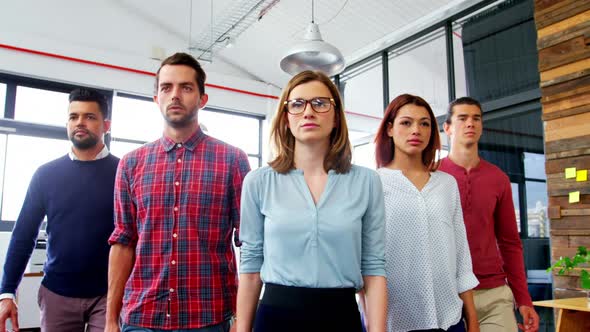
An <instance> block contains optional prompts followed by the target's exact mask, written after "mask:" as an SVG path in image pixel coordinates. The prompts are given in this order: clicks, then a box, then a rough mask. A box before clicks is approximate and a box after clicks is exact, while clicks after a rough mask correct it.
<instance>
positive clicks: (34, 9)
mask: <svg viewBox="0 0 590 332" xmlns="http://www.w3.org/2000/svg"><path fill="white" fill-rule="evenodd" d="M191 1H192V4H191ZM241 1H242V0H240V1H237V0H236V1H231V0H215V1H213V0H167V1H166V0H102V1H88V2H87V1H84V2H81V1H74V0H53V1H34V0H19V1H11V2H5V3H3V4H2V6H1V7H2V8H0V31H2V32H1V33H0V43H6V44H18V45H17V46H20V47H28V48H31V49H37V50H41V51H46V52H55V53H60V54H63V55H66V56H72V57H83V58H88V57H90V59H89V60H93V61H100V62H105V63H111V64H114V65H120V66H136V67H140V68H138V69H150V70H153V69H154V68H157V65H158V62H159V61H158V60H154V59H152V58H154V57H159V56H161V55H169V54H171V53H173V52H176V51H187V49H188V45H189V36H190V38H191V42H190V43H191V44H194V43H196V42H197V40H198V39H199V38H202V37H203V35H207V34H208V33H209V31H211V30H210V29H211V23H212V22H213V26H215V25H216V24H219V20H221V19H222V18H226V17H228V16H229V15H232V10H234V9H235V7H236V6H238V5H239V4H240V3H241ZM479 1H480V0H317V1H315V22H316V23H318V24H319V26H320V31H321V33H322V36H323V38H324V40H325V41H327V42H329V43H331V44H333V45H334V46H336V47H337V48H339V49H340V50H341V52H342V53H343V55H344V57H345V58H346V59H347V61H349V62H350V61H355V60H358V59H360V58H362V57H364V56H368V55H370V54H372V53H374V52H376V51H378V49H379V48H383V47H384V46H388V43H391V42H393V41H396V40H395V39H396V36H397V37H399V36H400V32H405V33H410V32H412V31H414V32H415V31H416V29H419V28H420V27H422V26H424V25H426V24H428V19H429V18H430V21H432V20H434V19H437V18H440V17H441V15H446V14H448V13H450V12H451V11H452V10H453V8H465V7H467V6H470V5H472V4H475V3H477V2H479ZM267 2H273V1H267ZM212 6H213V8H212ZM191 7H192V12H191V10H190V8H191ZM236 14H237V15H241V14H240V13H236ZM310 21H311V0H278V1H274V6H273V7H272V8H270V10H269V11H268V12H267V13H266V14H265V15H264V16H263V17H262V18H261V19H260V20H258V21H255V22H254V23H253V24H252V25H250V26H249V27H248V28H247V29H246V30H245V31H244V32H243V33H241V35H239V36H238V37H237V38H235V40H234V46H233V47H232V48H225V47H224V48H220V49H219V50H218V51H217V52H216V53H215V54H214V55H213V58H212V63H207V64H206V67H208V68H207V70H208V71H213V72H219V73H221V74H226V75H233V76H238V77H241V78H249V79H255V80H259V81H262V82H266V83H269V84H272V85H274V86H276V87H281V86H282V85H284V83H285V82H286V81H287V80H288V79H289V76H288V75H287V74H285V73H283V72H282V71H281V70H280V68H279V61H280V59H281V57H282V55H283V54H284V53H285V52H286V51H287V50H288V49H289V47H290V46H291V45H293V44H295V43H296V42H298V41H300V40H301V39H302V37H303V34H304V30H305V28H306V26H307V24H308V23H309V22H310ZM230 34H231V33H230ZM33 42H34V43H35V44H34V45H31V44H30V43H33ZM64 45H66V46H67V47H65V46H64ZM64 53H65V54H64ZM194 55H197V56H198V55H199V54H197V53H194ZM113 62H115V63H113Z"/></svg>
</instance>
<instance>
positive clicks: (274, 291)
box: [254, 284, 363, 332]
mask: <svg viewBox="0 0 590 332" xmlns="http://www.w3.org/2000/svg"><path fill="white" fill-rule="evenodd" d="M354 295H355V290H354V288H304V287H291V286H282V285H276V284H265V290H264V295H263V297H262V301H261V302H260V305H259V306H258V310H257V311H256V319H255V321H254V332H271V331H272V332H291V331H297V332H308V331H309V332H315V331H317V332H320V331H321V332H325V331H338V332H340V331H350V332H362V331H363V328H362V323H361V318H360V314H359V311H358V307H357V303H356V300H355V296H354Z"/></svg>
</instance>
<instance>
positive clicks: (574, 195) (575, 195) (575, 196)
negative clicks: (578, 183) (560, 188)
mask: <svg viewBox="0 0 590 332" xmlns="http://www.w3.org/2000/svg"><path fill="white" fill-rule="evenodd" d="M578 202H580V192H579V191H574V192H571V193H570V203H578Z"/></svg>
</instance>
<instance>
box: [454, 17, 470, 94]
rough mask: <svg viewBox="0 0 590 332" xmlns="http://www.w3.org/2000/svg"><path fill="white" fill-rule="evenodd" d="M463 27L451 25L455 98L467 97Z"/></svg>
mask: <svg viewBox="0 0 590 332" xmlns="http://www.w3.org/2000/svg"><path fill="white" fill-rule="evenodd" d="M462 33H463V26H462V25H461V24H459V23H456V24H453V64H454V68H455V96H456V97H457V98H459V97H465V96H468V95H469V93H468V92H467V79H466V78H465V59H464V54H463V38H462Z"/></svg>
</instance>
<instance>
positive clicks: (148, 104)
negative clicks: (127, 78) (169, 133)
mask: <svg viewBox="0 0 590 332" xmlns="http://www.w3.org/2000/svg"><path fill="white" fill-rule="evenodd" d="M111 119H112V124H111V134H112V135H113V137H115V138H122V139H126V140H133V141H140V142H152V141H155V140H157V139H158V138H160V137H161V136H162V130H163V128H164V120H163V117H162V114H161V113H160V110H159V109H158V105H156V103H154V102H153V101H152V100H151V99H148V98H143V97H135V96H133V97H125V96H121V95H117V96H115V97H114V98H113V111H112V115H111Z"/></svg>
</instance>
